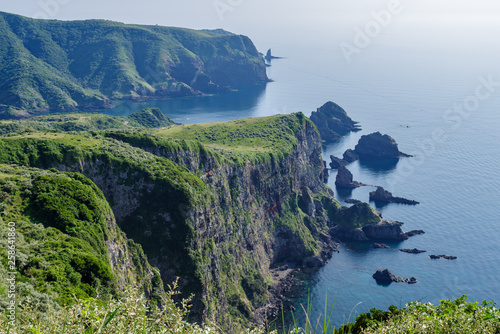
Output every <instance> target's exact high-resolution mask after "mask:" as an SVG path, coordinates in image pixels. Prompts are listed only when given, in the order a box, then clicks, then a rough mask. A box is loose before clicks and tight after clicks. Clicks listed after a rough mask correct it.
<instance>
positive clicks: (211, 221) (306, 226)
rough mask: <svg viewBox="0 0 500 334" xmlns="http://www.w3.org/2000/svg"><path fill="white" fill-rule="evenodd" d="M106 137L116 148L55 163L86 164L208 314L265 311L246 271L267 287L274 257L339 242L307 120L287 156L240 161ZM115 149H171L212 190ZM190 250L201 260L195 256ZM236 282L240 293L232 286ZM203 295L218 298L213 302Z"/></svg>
mask: <svg viewBox="0 0 500 334" xmlns="http://www.w3.org/2000/svg"><path fill="white" fill-rule="evenodd" d="M109 137H113V138H114V139H106V140H104V143H105V145H108V143H109V145H110V147H109V150H108V151H109V152H110V155H109V156H92V155H91V154H90V153H89V156H88V157H87V158H85V160H81V161H78V162H71V163H66V162H64V161H66V160H68V161H71V160H70V159H62V160H61V161H63V162H58V163H54V164H52V165H50V166H48V168H51V167H55V168H57V169H59V170H65V171H79V172H81V173H83V174H85V175H86V176H88V177H89V178H90V179H92V180H93V181H94V182H95V183H96V185H98V187H99V188H100V189H101V190H102V191H103V193H104V195H105V196H106V198H107V199H108V201H109V202H110V203H111V205H112V208H113V210H114V212H115V213H116V219H117V222H118V224H119V226H120V227H122V229H123V230H124V231H125V232H126V233H127V237H129V238H134V240H135V241H136V242H138V243H140V244H141V245H142V246H143V248H144V252H145V253H146V255H147V256H148V259H149V260H150V262H151V263H152V264H153V265H154V266H156V267H158V268H159V270H160V273H161V276H162V279H163V282H165V283H167V284H169V283H171V282H172V281H173V280H174V279H175V277H177V276H179V277H180V282H179V283H180V286H181V288H182V289H184V291H186V293H191V292H192V293H194V294H195V299H194V306H193V309H194V310H195V312H197V313H198V314H201V315H203V318H205V319H210V320H213V321H214V322H216V323H224V322H226V321H227V318H226V317H228V316H229V309H230V308H234V307H238V306H242V305H246V306H245V308H244V309H245V314H246V316H248V318H251V316H252V315H253V314H256V315H258V314H265V312H264V313H262V312H261V308H265V307H267V305H268V304H266V303H262V302H259V301H258V300H257V299H256V298H254V296H255V294H254V292H253V291H252V290H251V289H249V288H247V290H244V289H243V288H242V287H241V284H242V283H240V282H242V280H244V279H245V277H246V275H252V277H256V278H258V280H259V281H262V282H263V283H262V284H260V285H258V286H253V288H254V289H262V294H266V293H267V291H268V290H267V286H266V281H265V280H264V277H268V276H269V273H270V270H271V268H273V267H274V266H276V265H278V264H281V263H288V264H289V265H290V268H303V267H305V268H314V267H318V266H320V265H322V264H323V263H325V261H326V260H327V259H328V258H329V257H330V256H331V254H332V252H334V251H335V250H336V247H337V244H336V243H335V242H333V241H332V238H331V236H330V235H329V234H326V233H324V231H326V230H327V225H328V224H329V221H330V219H329V218H328V214H329V211H330V210H331V208H333V209H332V210H335V207H336V205H338V203H337V202H336V201H335V200H334V198H333V192H332V191H331V190H330V189H329V188H327V187H326V185H325V184H324V182H323V178H322V175H323V170H324V165H323V160H322V158H321V150H322V148H321V140H320V136H319V133H318V131H317V130H316V128H315V127H314V125H313V124H312V123H311V122H310V121H308V120H305V119H304V123H303V124H302V128H299V129H298V130H297V131H296V133H295V137H296V139H297V144H296V145H295V146H294V147H293V148H291V150H290V151H289V152H288V153H287V155H286V156H284V157H283V158H281V159H276V160H272V159H268V160H264V161H259V162H251V161H250V160H248V161H246V163H243V164H242V165H237V164H232V163H229V162H223V163H221V162H220V161H217V159H216V156H214V155H211V154H210V153H209V152H207V150H206V149H202V148H200V149H199V150H198V149H194V150H189V149H186V150H180V151H177V150H175V151H172V150H169V146H168V145H166V146H162V145H160V143H159V142H154V141H153V142H151V145H150V144H149V143H148V142H147V141H145V139H144V138H140V140H139V139H137V138H136V137H134V138H133V139H130V138H132V137H130V138H129V137H127V134H121V135H120V134H118V133H113V135H109ZM128 142H130V144H133V145H134V146H135V147H133V146H131V145H130V144H128ZM103 145H104V144H103ZM113 145H114V146H113ZM115 146H116V147H115ZM113 152H119V153H116V154H122V153H121V152H125V153H123V154H126V155H127V156H128V157H129V160H131V159H132V158H131V157H141V159H144V161H154V159H155V158H158V157H160V158H164V157H166V158H169V161H174V162H175V163H176V164H178V165H181V166H183V167H186V168H187V169H188V170H189V171H191V173H192V174H195V175H200V176H199V179H200V180H201V181H202V183H203V188H204V189H205V190H203V191H205V192H203V193H200V195H197V194H196V193H195V194H194V196H200V197H198V199H196V197H195V199H196V202H195V201H192V202H188V200H187V199H186V198H183V197H180V196H179V195H178V193H177V192H176V190H175V189H173V188H174V187H172V185H170V184H168V183H166V182H163V180H162V179H155V178H153V177H151V176H149V175H148V174H145V173H144V172H143V171H142V170H141V169H140V168H141V164H139V163H137V164H136V163H130V164H127V163H123V162H119V161H123V160H119V159H118V158H115V157H114V156H113V154H114V153H113ZM165 160H166V159H165ZM162 161H163V160H162ZM131 162H134V161H131ZM183 170H184V169H183ZM185 172H186V173H187V171H185ZM192 191H193V192H194V190H192ZM297 194H298V195H299V196H297ZM318 195H320V196H319V197H318ZM291 205H293V207H291ZM325 205H329V206H328V209H325V208H324V206H325ZM338 206H339V205H338ZM339 207H340V206H339ZM298 208H300V209H301V211H300V212H299V211H298ZM294 219H296V221H293V220H294ZM284 221H286V224H285V223H283V222H284ZM294 224H295V225H294ZM299 228H300V229H301V230H300V234H299V233H298V232H297V231H298V229H299ZM221 250H224V251H221ZM191 254H194V255H197V257H198V258H201V259H203V260H202V261H198V262H197V261H196V258H194V257H191ZM243 261H245V263H246V264H248V263H251V266H249V267H250V268H254V269H252V271H251V272H249V273H247V272H246V271H243V272H242V271H240V270H236V268H237V266H238V265H242V263H243ZM245 270H246V269H245ZM195 272H199V273H203V275H194V273H195ZM229 284H232V287H233V289H240V290H237V291H241V293H240V294H238V295H234V296H233V295H230V293H231V291H230V290H229V289H228V288H227V287H228V285H229ZM242 289H243V290H242ZM243 291H244V292H243ZM259 291H260V290H259ZM269 300H270V302H272V300H275V299H274V298H272V297H270V299H269ZM205 305H211V310H210V311H208V310H207V309H206V308H205ZM254 312H255V313H254ZM199 320H203V319H199ZM254 320H255V321H257V322H263V321H264V320H265V319H263V318H254ZM231 331H232V330H230V329H228V330H227V331H226V332H227V333H230V332H231Z"/></svg>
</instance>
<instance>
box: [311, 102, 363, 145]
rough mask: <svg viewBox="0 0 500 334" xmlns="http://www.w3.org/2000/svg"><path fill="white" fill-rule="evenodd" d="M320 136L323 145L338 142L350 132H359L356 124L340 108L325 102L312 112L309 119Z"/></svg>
mask: <svg viewBox="0 0 500 334" xmlns="http://www.w3.org/2000/svg"><path fill="white" fill-rule="evenodd" d="M310 119H311V121H313V123H314V124H315V125H316V127H317V128H318V130H319V133H320V134H321V139H322V140H323V142H325V143H331V142H334V141H337V140H339V139H340V138H341V137H342V136H344V135H346V134H348V133H349V132H350V131H359V130H360V128H359V126H358V125H357V122H355V121H353V120H352V119H351V118H350V117H349V116H347V113H346V112H345V110H344V109H342V107H340V106H339V105H337V104H335V103H333V102H327V103H325V104H324V105H323V106H322V107H320V108H318V110H317V111H313V112H312V113H311V117H310Z"/></svg>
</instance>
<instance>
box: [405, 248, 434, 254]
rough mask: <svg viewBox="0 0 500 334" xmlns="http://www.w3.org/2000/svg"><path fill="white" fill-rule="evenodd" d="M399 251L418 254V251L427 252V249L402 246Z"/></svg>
mask: <svg viewBox="0 0 500 334" xmlns="http://www.w3.org/2000/svg"><path fill="white" fill-rule="evenodd" d="M399 251H400V252H404V253H410V254H420V253H425V252H427V251H424V250H422V249H417V248H413V249H408V248H403V249H400V250H399Z"/></svg>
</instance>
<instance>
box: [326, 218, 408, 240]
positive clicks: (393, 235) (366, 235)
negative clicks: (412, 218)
mask: <svg viewBox="0 0 500 334" xmlns="http://www.w3.org/2000/svg"><path fill="white" fill-rule="evenodd" d="M402 225H403V223H401V222H394V221H388V220H385V219H382V220H381V221H380V222H379V223H378V224H366V225H365V226H363V227H360V228H356V229H353V228H349V227H346V226H341V225H336V226H334V227H333V228H331V229H330V234H331V235H332V236H333V237H334V238H337V239H339V240H342V241H369V240H372V241H401V240H406V239H408V235H407V234H406V233H404V232H403V231H402V229H401V226H402Z"/></svg>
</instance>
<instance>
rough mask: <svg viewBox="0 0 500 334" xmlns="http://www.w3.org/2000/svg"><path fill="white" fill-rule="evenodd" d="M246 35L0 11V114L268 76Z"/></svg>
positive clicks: (185, 92)
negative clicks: (40, 18) (50, 17)
mask: <svg viewBox="0 0 500 334" xmlns="http://www.w3.org/2000/svg"><path fill="white" fill-rule="evenodd" d="M267 80H268V79H267V76H266V71H265V65H264V62H263V60H262V58H261V57H260V55H259V53H258V51H257V49H256V48H255V46H254V45H253V43H252V41H251V40H250V39H249V38H248V37H245V36H241V35H235V34H220V33H218V32H217V31H213V32H212V31H196V30H190V29H183V28H172V27H160V26H140V25H127V24H122V23H118V22H111V21H104V20H88V21H57V20H35V19H30V18H26V17H22V16H18V15H13V14H8V13H3V12H0V117H2V118H12V117H26V116H29V115H32V114H34V113H35V112H39V111H47V110H52V111H58V110H60V111H63V110H82V109H83V110H85V109H96V108H105V107H108V106H110V104H111V100H112V99H124V98H132V99H140V98H166V97H175V96H192V95H198V94H201V93H209V92H215V91H219V90H227V89H228V87H229V86H232V85H240V84H259V83H265V82H267Z"/></svg>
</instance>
